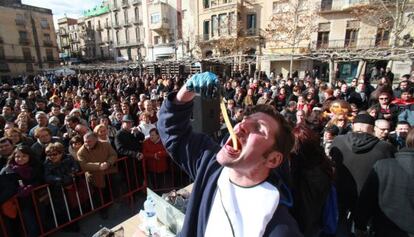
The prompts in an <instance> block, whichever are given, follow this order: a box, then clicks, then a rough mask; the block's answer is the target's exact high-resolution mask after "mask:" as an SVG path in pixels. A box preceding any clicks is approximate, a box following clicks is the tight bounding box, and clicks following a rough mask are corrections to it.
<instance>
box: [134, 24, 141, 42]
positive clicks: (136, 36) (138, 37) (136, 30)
mask: <svg viewBox="0 0 414 237" xmlns="http://www.w3.org/2000/svg"><path fill="white" fill-rule="evenodd" d="M135 38H136V41H137V42H141V39H140V34H139V27H136V28H135Z"/></svg>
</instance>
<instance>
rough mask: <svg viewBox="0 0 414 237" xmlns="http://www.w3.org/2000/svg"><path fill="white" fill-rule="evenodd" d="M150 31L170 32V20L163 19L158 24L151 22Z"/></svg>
mask: <svg viewBox="0 0 414 237" xmlns="http://www.w3.org/2000/svg"><path fill="white" fill-rule="evenodd" d="M149 28H150V30H153V31H158V32H160V31H168V29H170V23H169V21H168V19H167V18H166V17H164V18H162V19H161V20H160V21H158V22H155V23H153V22H151V24H150V25H149Z"/></svg>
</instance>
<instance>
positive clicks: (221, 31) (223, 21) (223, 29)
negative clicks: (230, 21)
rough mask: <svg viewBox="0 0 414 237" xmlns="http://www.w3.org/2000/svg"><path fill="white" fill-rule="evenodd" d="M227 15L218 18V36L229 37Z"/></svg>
mask: <svg viewBox="0 0 414 237" xmlns="http://www.w3.org/2000/svg"><path fill="white" fill-rule="evenodd" d="M227 33H228V28H227V14H220V15H219V16H218V35H219V36H221V35H227Z"/></svg>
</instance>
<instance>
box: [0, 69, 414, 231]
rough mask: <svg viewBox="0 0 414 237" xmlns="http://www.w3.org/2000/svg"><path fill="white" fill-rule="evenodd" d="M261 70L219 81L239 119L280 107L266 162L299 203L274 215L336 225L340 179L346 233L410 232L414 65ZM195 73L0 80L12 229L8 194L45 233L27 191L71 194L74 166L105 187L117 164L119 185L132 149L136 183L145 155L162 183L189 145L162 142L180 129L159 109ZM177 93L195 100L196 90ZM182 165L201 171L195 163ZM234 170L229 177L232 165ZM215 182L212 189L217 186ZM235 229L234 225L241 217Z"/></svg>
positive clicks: (221, 134)
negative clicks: (318, 74)
mask: <svg viewBox="0 0 414 237" xmlns="http://www.w3.org/2000/svg"><path fill="white" fill-rule="evenodd" d="M258 75H260V74H257V75H255V76H253V77H250V76H249V75H248V74H247V73H244V72H237V73H235V74H234V76H232V77H226V78H218V81H219V83H220V87H221V88H220V91H221V94H222V96H223V100H224V101H225V103H226V107H227V113H228V114H229V116H230V118H231V120H232V123H233V124H234V125H236V124H240V125H239V126H240V127H242V126H244V125H243V124H244V123H247V122H246V121H247V120H246V118H251V117H254V114H255V113H256V114H257V113H269V114H272V116H276V117H277V118H279V117H278V116H280V115H281V116H282V119H283V121H284V122H283V123H282V122H281V121H279V120H277V121H278V123H282V124H283V126H284V127H286V131H285V134H284V135H283V137H277V138H276V140H277V141H276V143H277V145H278V147H279V148H280V147H284V151H283V152H281V153H282V157H284V159H282V160H279V158H280V156H278V155H274V156H272V155H269V156H270V157H271V158H272V159H273V160H274V162H276V163H277V165H276V164H270V163H269V164H267V167H271V169H270V170H274V169H276V170H277V174H278V176H280V180H281V182H282V181H283V183H284V185H283V187H284V188H283V189H284V191H283V192H282V190H280V189H282V188H281V187H280V186H277V188H278V192H280V196H281V199H280V203H282V201H283V202H285V203H286V202H289V203H290V205H286V207H287V208H286V212H289V214H287V213H285V211H284V210H282V211H278V212H276V213H279V212H282V214H281V215H283V216H285V217H286V218H287V219H286V220H285V222H289V224H287V225H288V226H289V225H291V223H293V222H296V223H297V227H298V232H297V233H301V234H303V235H304V236H318V235H321V233H323V234H325V235H328V234H331V235H334V233H332V232H329V231H328V232H327V231H326V225H327V223H326V220H325V219H324V218H323V216H324V213H325V212H326V200H327V199H328V198H329V197H330V194H331V193H332V192H331V190H332V187H333V186H334V187H336V193H337V197H338V210H339V227H338V230H337V231H339V232H342V233H347V234H348V233H351V232H352V233H354V234H357V235H364V234H367V233H368V232H369V233H368V234H375V236H391V235H392V236H408V234H413V233H414V230H413V227H414V223H413V218H411V217H412V216H414V209H413V208H412V205H410V203H412V202H413V196H412V195H411V194H412V193H413V190H412V187H409V186H408V185H409V184H410V181H413V180H412V179H413V178H412V177H413V172H414V167H413V164H414V163H413V161H414V160H412V158H413V156H414V150H413V148H414V132H413V131H414V130H411V126H413V125H414V99H413V98H412V96H413V93H414V74H413V75H403V76H401V77H400V78H399V81H398V86H396V87H395V88H394V87H393V84H392V83H391V81H392V80H394V75H393V74H392V72H391V71H390V70H389V69H387V70H386V73H385V71H384V74H382V75H377V76H376V77H375V78H371V77H369V78H368V77H365V76H364V75H362V76H360V77H359V78H354V79H352V80H351V81H350V82H347V81H343V80H336V82H335V84H333V85H330V84H328V83H327V82H325V81H323V80H320V79H318V78H315V77H313V76H312V75H311V74H306V75H304V76H303V77H301V78H299V77H293V78H290V77H284V75H282V74H280V75H277V76H273V74H271V76H270V77H269V78H268V77H265V76H260V77H259V76H258ZM391 76H392V78H390V77H391ZM188 81H191V79H190V76H188V77H184V76H183V75H160V76H154V75H148V74H143V75H138V74H135V73H133V72H99V71H96V72H85V73H79V74H76V75H72V76H54V75H52V76H44V75H37V76H35V77H26V78H24V81H23V83H22V84H18V85H13V84H3V85H2V86H1V88H0V90H1V95H0V106H1V107H2V113H1V115H0V129H1V138H0V170H1V171H0V181H1V183H0V184H1V188H2V190H7V192H2V193H1V195H0V197H1V199H0V203H1V204H2V213H1V214H2V216H3V219H5V222H6V227H7V228H8V230H7V231H9V236H18V235H19V234H20V232H19V231H18V230H15V229H16V228H15V226H16V222H18V218H17V216H16V215H17V214H16V213H15V211H13V206H12V205H10V203H9V202H8V201H9V200H10V198H13V197H16V196H17V199H18V201H19V204H20V205H21V209H22V215H23V220H24V222H25V226H26V229H27V230H28V231H27V233H28V234H29V236H36V235H38V234H39V227H38V226H37V225H36V220H35V216H34V214H35V213H34V212H33V210H32V209H33V206H32V204H31V203H32V202H31V201H30V199H31V196H30V194H31V190H33V188H35V187H36V186H38V185H41V184H49V185H50V187H51V192H52V197H53V198H54V199H56V202H57V203H62V200H61V197H60V196H59V195H58V193H59V192H60V188H61V187H68V186H70V184H72V183H73V181H74V179H73V175H74V174H76V173H77V172H79V171H84V172H86V173H87V177H88V182H89V183H90V184H91V185H92V186H93V187H94V188H96V189H101V190H102V193H103V194H104V196H106V197H108V195H109V190H108V185H107V180H106V179H105V176H106V175H108V174H109V175H110V176H111V179H112V177H113V180H112V181H113V182H115V183H123V182H122V181H120V179H125V178H126V177H125V176H127V175H120V176H117V175H111V174H116V173H118V172H120V171H119V170H120V167H118V165H117V164H116V163H117V162H116V161H117V159H119V158H120V157H127V159H126V163H127V165H125V167H124V168H125V169H126V170H128V171H127V172H128V173H129V174H135V175H136V176H137V177H138V178H137V179H135V180H134V179H132V180H131V186H132V187H138V186H140V185H142V180H143V179H144V178H143V177H144V175H143V167H144V166H143V164H145V169H146V171H147V172H148V173H152V174H153V175H154V176H152V177H155V178H153V179H150V180H148V182H149V183H150V184H151V185H153V186H154V187H156V186H157V185H160V184H158V183H157V181H158V180H159V179H157V177H158V176H160V175H162V174H163V173H165V172H168V170H169V169H170V167H169V166H170V163H169V161H170V159H169V157H170V156H169V154H172V153H173V152H175V151H176V150H180V149H184V148H180V149H178V148H177V147H175V146H176V145H177V144H176V143H175V140H172V141H170V140H169V139H177V137H175V136H171V138H168V139H166V140H163V142H164V144H166V146H164V145H163V143H162V142H161V138H160V134H161V137H162V135H163V134H164V135H166V134H165V131H161V130H158V129H164V130H165V129H166V130H168V132H171V131H170V129H169V128H168V127H165V126H166V124H170V125H171V123H164V122H163V121H162V122H161V123H159V124H162V126H161V128H160V125H157V121H158V120H159V118H160V117H163V116H164V117H165V116H167V115H169V114H171V113H172V111H173V110H171V109H170V108H168V109H162V108H161V107H162V104H163V102H164V101H166V100H168V96H169V95H171V94H175V93H176V92H178V91H179V89H180V88H182V87H183V85H185V83H186V82H188ZM394 81H396V80H394ZM187 87H188V85H187ZM191 96H192V95H191ZM183 98H184V99H183ZM180 99H181V100H182V101H184V102H185V103H188V102H189V101H191V99H192V97H191V99H186V98H185V95H184V96H183V97H180ZM179 102H180V101H179ZM262 105H265V106H264V107H263V106H262ZM261 106H262V107H261ZM265 107H266V108H265ZM257 108H259V110H257ZM268 108H272V109H273V110H274V113H273V112H269V109H268ZM176 109H178V112H182V111H181V110H180V108H176ZM252 111H256V112H252ZM257 111H259V112H257ZM260 111H264V112H260ZM179 114H180V113H179ZM252 114H253V115H252ZM273 114H278V115H273ZM182 116H184V115H182ZM221 118H222V117H221ZM168 119H171V118H168ZM168 119H167V120H166V121H167V122H169V121H170V120H168ZM172 121H173V122H174V123H176V124H177V128H175V127H174V129H178V130H179V132H178V131H177V134H182V132H183V131H186V130H185V129H186V127H185V126H184V125H183V124H181V123H180V122H181V120H180V119H179V120H172ZM220 121H221V129H220V131H218V132H217V134H216V135H217V136H214V138H212V139H214V140H215V142H217V143H220V142H221V143H222V144H223V146H224V147H226V139H227V134H228V132H227V128H226V126H225V124H224V121H223V119H221V120H220ZM268 122H271V121H268ZM180 126H183V127H180ZM246 126H247V125H246ZM290 128H292V129H290ZM240 129H242V128H240ZM257 129H258V130H260V128H257ZM247 130H248V129H247V128H246V131H247ZM172 131H175V130H172ZM261 132H263V131H261V130H260V131H257V133H261ZM279 133H280V131H279ZM279 135H280V134H279ZM289 137H291V140H289ZM168 142H170V143H168ZM179 142H182V141H179ZM177 143H178V142H177ZM167 144H168V145H167ZM206 144H210V143H209V142H207V143H206ZM242 145H243V144H242ZM201 146H202V144H201ZM211 146H213V145H211ZM227 146H228V144H227ZM166 147H167V149H166ZM214 147H215V146H214ZM290 148H291V149H290ZM251 149H252V151H251V152H252V154H254V152H255V151H254V149H253V148H251ZM167 150H168V151H169V152H167ZM191 151H193V150H191ZM215 152H216V153H217V152H218V155H217V156H218V158H217V159H222V160H223V159H226V158H223V157H225V156H223V154H222V153H220V152H221V151H220V152H219V148H217V150H215ZM261 152H263V151H261ZM187 155H188V154H187ZM266 155H268V154H266ZM394 157H395V159H388V158H394ZM214 159H215V158H214ZM143 161H144V162H143ZM279 161H280V163H278V162H279ZM134 162H137V164H138V165H134ZM223 162H224V161H223ZM256 162H257V161H256ZM219 163H220V162H219ZM220 164H221V163H220ZM181 166H183V168H184V170H185V171H187V173H188V175H189V176H190V177H191V178H193V179H196V177H197V176H196V170H194V169H195V167H184V166H185V164H181ZM197 166H198V165H197ZM224 166H226V165H224ZM204 168H205V167H204ZM220 172H221V171H220ZM266 172H267V170H266ZM227 175H228V176H229V177H230V179H231V177H232V173H231V172H230V174H227ZM217 177H218V176H217ZM220 177H221V176H220ZM266 177H267V176H266ZM220 180H221V179H220ZM199 181H200V180H199ZM231 181H233V180H231ZM217 182H219V181H217ZM220 182H221V181H220ZM397 183H398V184H399V185H398V186H396V185H395V184H397ZM221 185H228V184H227V183H226V184H224V183H221ZM207 190H209V191H210V192H213V193H214V194H215V192H214V190H213V189H207ZM213 193H211V195H213ZM410 193H411V194H410ZM224 195H226V194H224ZM278 195H279V194H278ZM282 196H283V197H285V198H287V200H282ZM200 198H201V197H200ZM212 198H213V197H212ZM265 201H269V200H265ZM211 202H212V200H211V199H210V203H211ZM268 204H269V205H274V203H272V202H269V203H268ZM60 206H62V205H60ZM213 207H214V205H213ZM212 210H215V209H214V208H213V209H212ZM278 210H279V209H278ZM203 211H204V212H203V213H205V211H206V210H203ZM264 212H266V211H265V210H264ZM212 213H213V214H214V215H217V216H219V215H220V213H216V212H212ZM205 214H206V213H205ZM207 214H208V213H207ZM207 214H206V215H207ZM226 214H227V213H226ZM56 215H57V216H58V219H59V222H62V223H64V222H65V221H67V219H66V216H65V213H64V210H59V209H58V210H57V212H56ZM287 216H291V217H289V218H288V217H287ZM102 217H103V218H106V217H107V213H105V212H103V213H102ZM192 217H194V216H192ZM186 218H187V217H186ZM249 220H250V219H249ZM206 221H207V220H204V223H201V222H200V223H199V224H200V225H202V226H203V228H202V229H197V228H196V227H194V226H193V227H191V228H193V229H191V228H190V229H191V230H189V229H187V231H188V233H197V234H199V233H200V232H199V231H202V233H204V232H206V233H210V235H212V234H213V233H216V231H214V230H213V229H211V228H210V227H211V225H210V226H209V224H210V222H208V223H206ZM270 221H271V223H273V222H272V221H273V219H271V220H270ZM275 221H276V220H275ZM276 222H277V223H284V222H283V221H280V220H277V221H276ZM276 222H275V225H277V224H276ZM230 223H231V222H230ZM246 225H247V228H249V226H248V224H246ZM292 225H293V224H292ZM295 225H296V224H295ZM367 227H369V228H367ZM194 228H195V229H194ZM240 228H241V229H243V227H240ZM244 228H246V227H244ZM252 228H253V227H252ZM275 229H276V228H275ZM231 230H232V231H229V233H231V232H232V233H233V235H234V230H233V226H232V228H231ZM191 231H195V232H191ZM240 231H242V232H243V230H240ZM244 231H245V230H244ZM269 231H270V232H269V233H268V232H266V233H268V234H267V235H266V234H265V233H264V232H260V233H262V235H263V234H265V235H266V236H272V235H271V234H270V233H271V231H274V230H273V229H272V230H269ZM279 231H280V230H279ZM247 232H248V231H247ZM278 233H280V232H278ZM286 233H288V232H286ZM291 233H292V235H286V236H296V235H295V234H293V233H296V232H295V231H292V232H291ZM10 234H11V235H10ZM194 236H195V235H194ZM236 236H237V235H236ZM283 236H285V235H283Z"/></svg>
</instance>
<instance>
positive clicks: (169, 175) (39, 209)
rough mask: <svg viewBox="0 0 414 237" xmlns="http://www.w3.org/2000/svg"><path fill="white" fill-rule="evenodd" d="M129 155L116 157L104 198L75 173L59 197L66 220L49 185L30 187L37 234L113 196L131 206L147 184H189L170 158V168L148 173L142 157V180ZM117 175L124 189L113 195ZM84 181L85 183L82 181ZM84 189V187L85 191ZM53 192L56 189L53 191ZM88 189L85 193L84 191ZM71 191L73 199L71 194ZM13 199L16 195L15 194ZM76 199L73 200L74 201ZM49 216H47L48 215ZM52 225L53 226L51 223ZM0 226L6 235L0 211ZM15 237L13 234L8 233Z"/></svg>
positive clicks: (161, 188) (162, 187) (160, 188)
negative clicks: (136, 194)
mask: <svg viewBox="0 0 414 237" xmlns="http://www.w3.org/2000/svg"><path fill="white" fill-rule="evenodd" d="M128 159H129V158H128V157H122V158H119V159H118V160H117V166H118V173H117V174H107V175H106V177H105V179H106V181H107V185H108V187H109V188H108V189H109V190H108V191H109V200H105V197H104V195H103V193H102V191H103V190H102V189H98V188H96V187H93V185H91V184H90V183H89V182H88V181H87V177H86V173H85V172H80V173H77V174H76V175H75V177H74V183H73V190H71V191H68V190H65V188H63V187H62V188H61V193H62V197H63V200H64V209H65V212H66V213H65V214H66V215H67V221H66V222H64V223H59V222H60V220H59V219H62V216H57V214H56V208H62V206H56V203H55V202H56V201H57V200H53V198H52V196H53V195H52V192H51V186H50V185H48V184H44V185H41V186H38V187H36V188H35V189H33V191H32V193H31V199H32V201H33V206H34V213H35V216H36V222H37V225H38V226H39V231H40V235H39V236H48V235H50V234H52V233H54V232H56V231H58V230H60V229H62V228H64V227H66V226H68V225H71V224H73V223H75V222H77V221H79V220H81V219H83V218H85V217H87V216H89V215H91V214H93V213H95V212H97V211H99V210H101V209H103V208H106V207H108V206H110V205H112V204H113V202H114V201H115V200H116V199H124V198H126V199H128V200H129V201H130V205H131V206H132V204H133V201H134V200H133V198H134V195H133V194H134V193H136V192H139V191H143V192H145V191H146V187H147V184H148V185H149V187H150V188H151V189H153V190H155V191H157V192H169V191H171V190H173V189H178V188H181V187H183V186H185V185H187V184H189V183H190V180H189V178H188V176H187V175H186V174H185V173H184V172H182V171H181V169H180V168H179V167H178V166H177V165H176V164H175V163H174V162H172V161H171V160H170V161H169V169H168V171H167V172H165V173H162V174H154V173H151V172H148V174H147V170H146V166H145V160H143V161H142V162H141V165H142V167H141V168H142V172H143V180H142V182H141V181H140V180H138V177H139V175H138V173H137V170H138V169H137V168H138V164H139V163H138V162H137V160H135V159H134V160H133V161H132V164H133V174H130V173H129V169H128V168H129V165H130V164H128V163H130V162H131V161H129V162H128ZM113 175H118V177H122V178H124V179H126V180H124V181H126V185H127V190H126V192H121V193H120V194H119V195H118V196H117V197H114V191H115V190H114V186H113V184H112V181H111V176H113ZM123 175H124V176H123ZM148 178H149V179H150V182H148V180H147V179H148ZM83 183H84V184H83ZM133 183H135V184H137V185H136V187H132V184H133ZM115 187H116V188H117V189H118V190H117V191H120V187H119V185H118V184H117V185H116V186H115ZM85 188H86V190H84V189H85ZM55 191H56V190H55ZM85 191H87V193H84V192H85ZM69 192H74V193H75V198H74V197H73V196H71V195H73V193H69ZM84 195H87V200H81V199H85V197H84ZM94 196H95V198H94ZM96 196H98V197H99V200H96ZM14 198H16V197H14ZM74 200H75V201H74ZM97 201H99V202H97ZM74 202H75V203H76V204H77V205H76V208H75V207H73V206H71V205H73V203H74ZM16 203H17V205H16V206H17V212H18V218H19V220H20V222H21V225H20V226H21V227H22V234H23V236H27V230H26V227H25V226H26V225H25V223H24V218H23V217H22V210H21V208H20V205H19V202H18V201H17V199H16ZM70 204H71V205H70ZM46 213H51V214H52V217H53V220H49V222H48V223H45V222H47V220H45V217H46V216H48V215H47V214H46ZM49 216H50V215H49ZM50 225H52V226H50ZM0 227H1V231H0V233H1V234H2V235H3V236H4V237H9V235H8V234H7V229H6V226H5V224H4V220H3V215H2V214H0ZM10 237H14V236H10Z"/></svg>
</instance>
